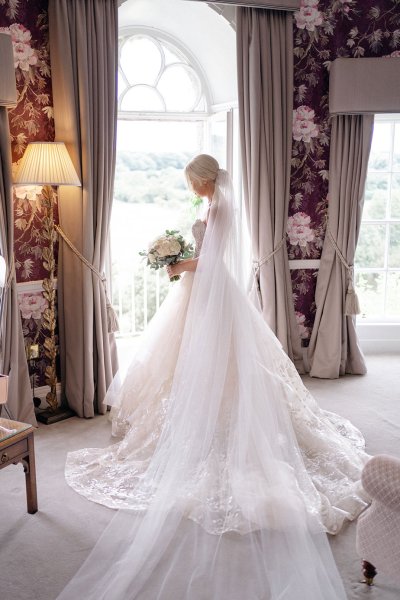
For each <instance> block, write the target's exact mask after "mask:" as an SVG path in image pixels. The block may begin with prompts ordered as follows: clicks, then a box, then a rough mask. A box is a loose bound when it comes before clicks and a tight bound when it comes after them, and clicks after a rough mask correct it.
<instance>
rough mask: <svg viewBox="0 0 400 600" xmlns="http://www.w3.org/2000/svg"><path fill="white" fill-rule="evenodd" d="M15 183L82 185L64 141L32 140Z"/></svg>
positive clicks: (19, 167) (20, 165)
mask: <svg viewBox="0 0 400 600" xmlns="http://www.w3.org/2000/svg"><path fill="white" fill-rule="evenodd" d="M14 183H15V184H16V185H18V184H31V185H37V184H42V185H81V182H80V180H79V177H78V175H77V173H76V171H75V168H74V165H73V164H72V160H71V158H70V156H69V154H68V151H67V149H66V147H65V144H64V142H31V143H30V144H28V146H27V148H26V150H25V154H24V156H23V157H22V159H21V162H20V164H19V166H18V170H17V173H16V175H15V177H14Z"/></svg>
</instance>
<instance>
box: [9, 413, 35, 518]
mask: <svg viewBox="0 0 400 600" xmlns="http://www.w3.org/2000/svg"><path fill="white" fill-rule="evenodd" d="M2 428H5V429H7V430H9V431H8V432H7V431H4V429H2ZM10 430H11V431H10ZM33 432H34V429H33V427H32V425H28V424H27V423H20V422H19V421H10V420H9V419H1V418H0V470H1V469H4V468H5V467H7V466H8V465H16V464H18V463H22V465H23V467H24V472H25V483H26V501H27V506H28V513H30V514H34V513H35V512H37V510H38V502H37V491H36V469H35V449H34V444H33Z"/></svg>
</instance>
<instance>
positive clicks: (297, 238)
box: [287, 212, 315, 248]
mask: <svg viewBox="0 0 400 600" xmlns="http://www.w3.org/2000/svg"><path fill="white" fill-rule="evenodd" d="M310 223H311V218H310V217H309V215H307V214H306V213H304V212H298V213H295V214H294V215H293V216H292V217H289V218H288V221H287V234H288V236H289V241H290V243H291V244H292V246H301V247H303V248H304V247H305V246H307V244H308V243H309V242H313V241H314V240H315V234H314V232H313V230H312V229H311V227H310Z"/></svg>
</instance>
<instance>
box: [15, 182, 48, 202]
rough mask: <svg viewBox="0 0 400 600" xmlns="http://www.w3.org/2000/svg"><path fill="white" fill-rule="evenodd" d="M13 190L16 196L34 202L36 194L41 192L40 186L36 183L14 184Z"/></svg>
mask: <svg viewBox="0 0 400 600" xmlns="http://www.w3.org/2000/svg"><path fill="white" fill-rule="evenodd" d="M14 190H15V195H16V196H17V198H21V200H25V199H27V200H29V201H30V202H36V200H37V198H36V196H39V195H40V194H41V192H42V188H41V187H40V186H38V185H16V186H14Z"/></svg>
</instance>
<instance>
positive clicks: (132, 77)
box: [120, 35, 162, 85]
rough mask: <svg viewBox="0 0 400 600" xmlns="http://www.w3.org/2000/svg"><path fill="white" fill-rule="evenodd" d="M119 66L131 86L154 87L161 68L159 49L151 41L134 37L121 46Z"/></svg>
mask: <svg viewBox="0 0 400 600" xmlns="http://www.w3.org/2000/svg"><path fill="white" fill-rule="evenodd" d="M120 64H121V67H122V70H123V72H124V73H125V75H126V77H127V79H128V81H129V83H131V84H132V85H133V84H135V83H148V84H150V85H155V83H156V81H157V77H158V75H159V73H160V69H161V66H162V57H161V53H160V49H159V47H158V46H157V45H156V44H155V43H154V42H153V41H152V40H150V39H148V38H146V37H142V36H139V35H135V36H134V37H131V38H129V39H128V40H127V41H126V42H125V43H124V45H123V46H122V50H121V62H120Z"/></svg>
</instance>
